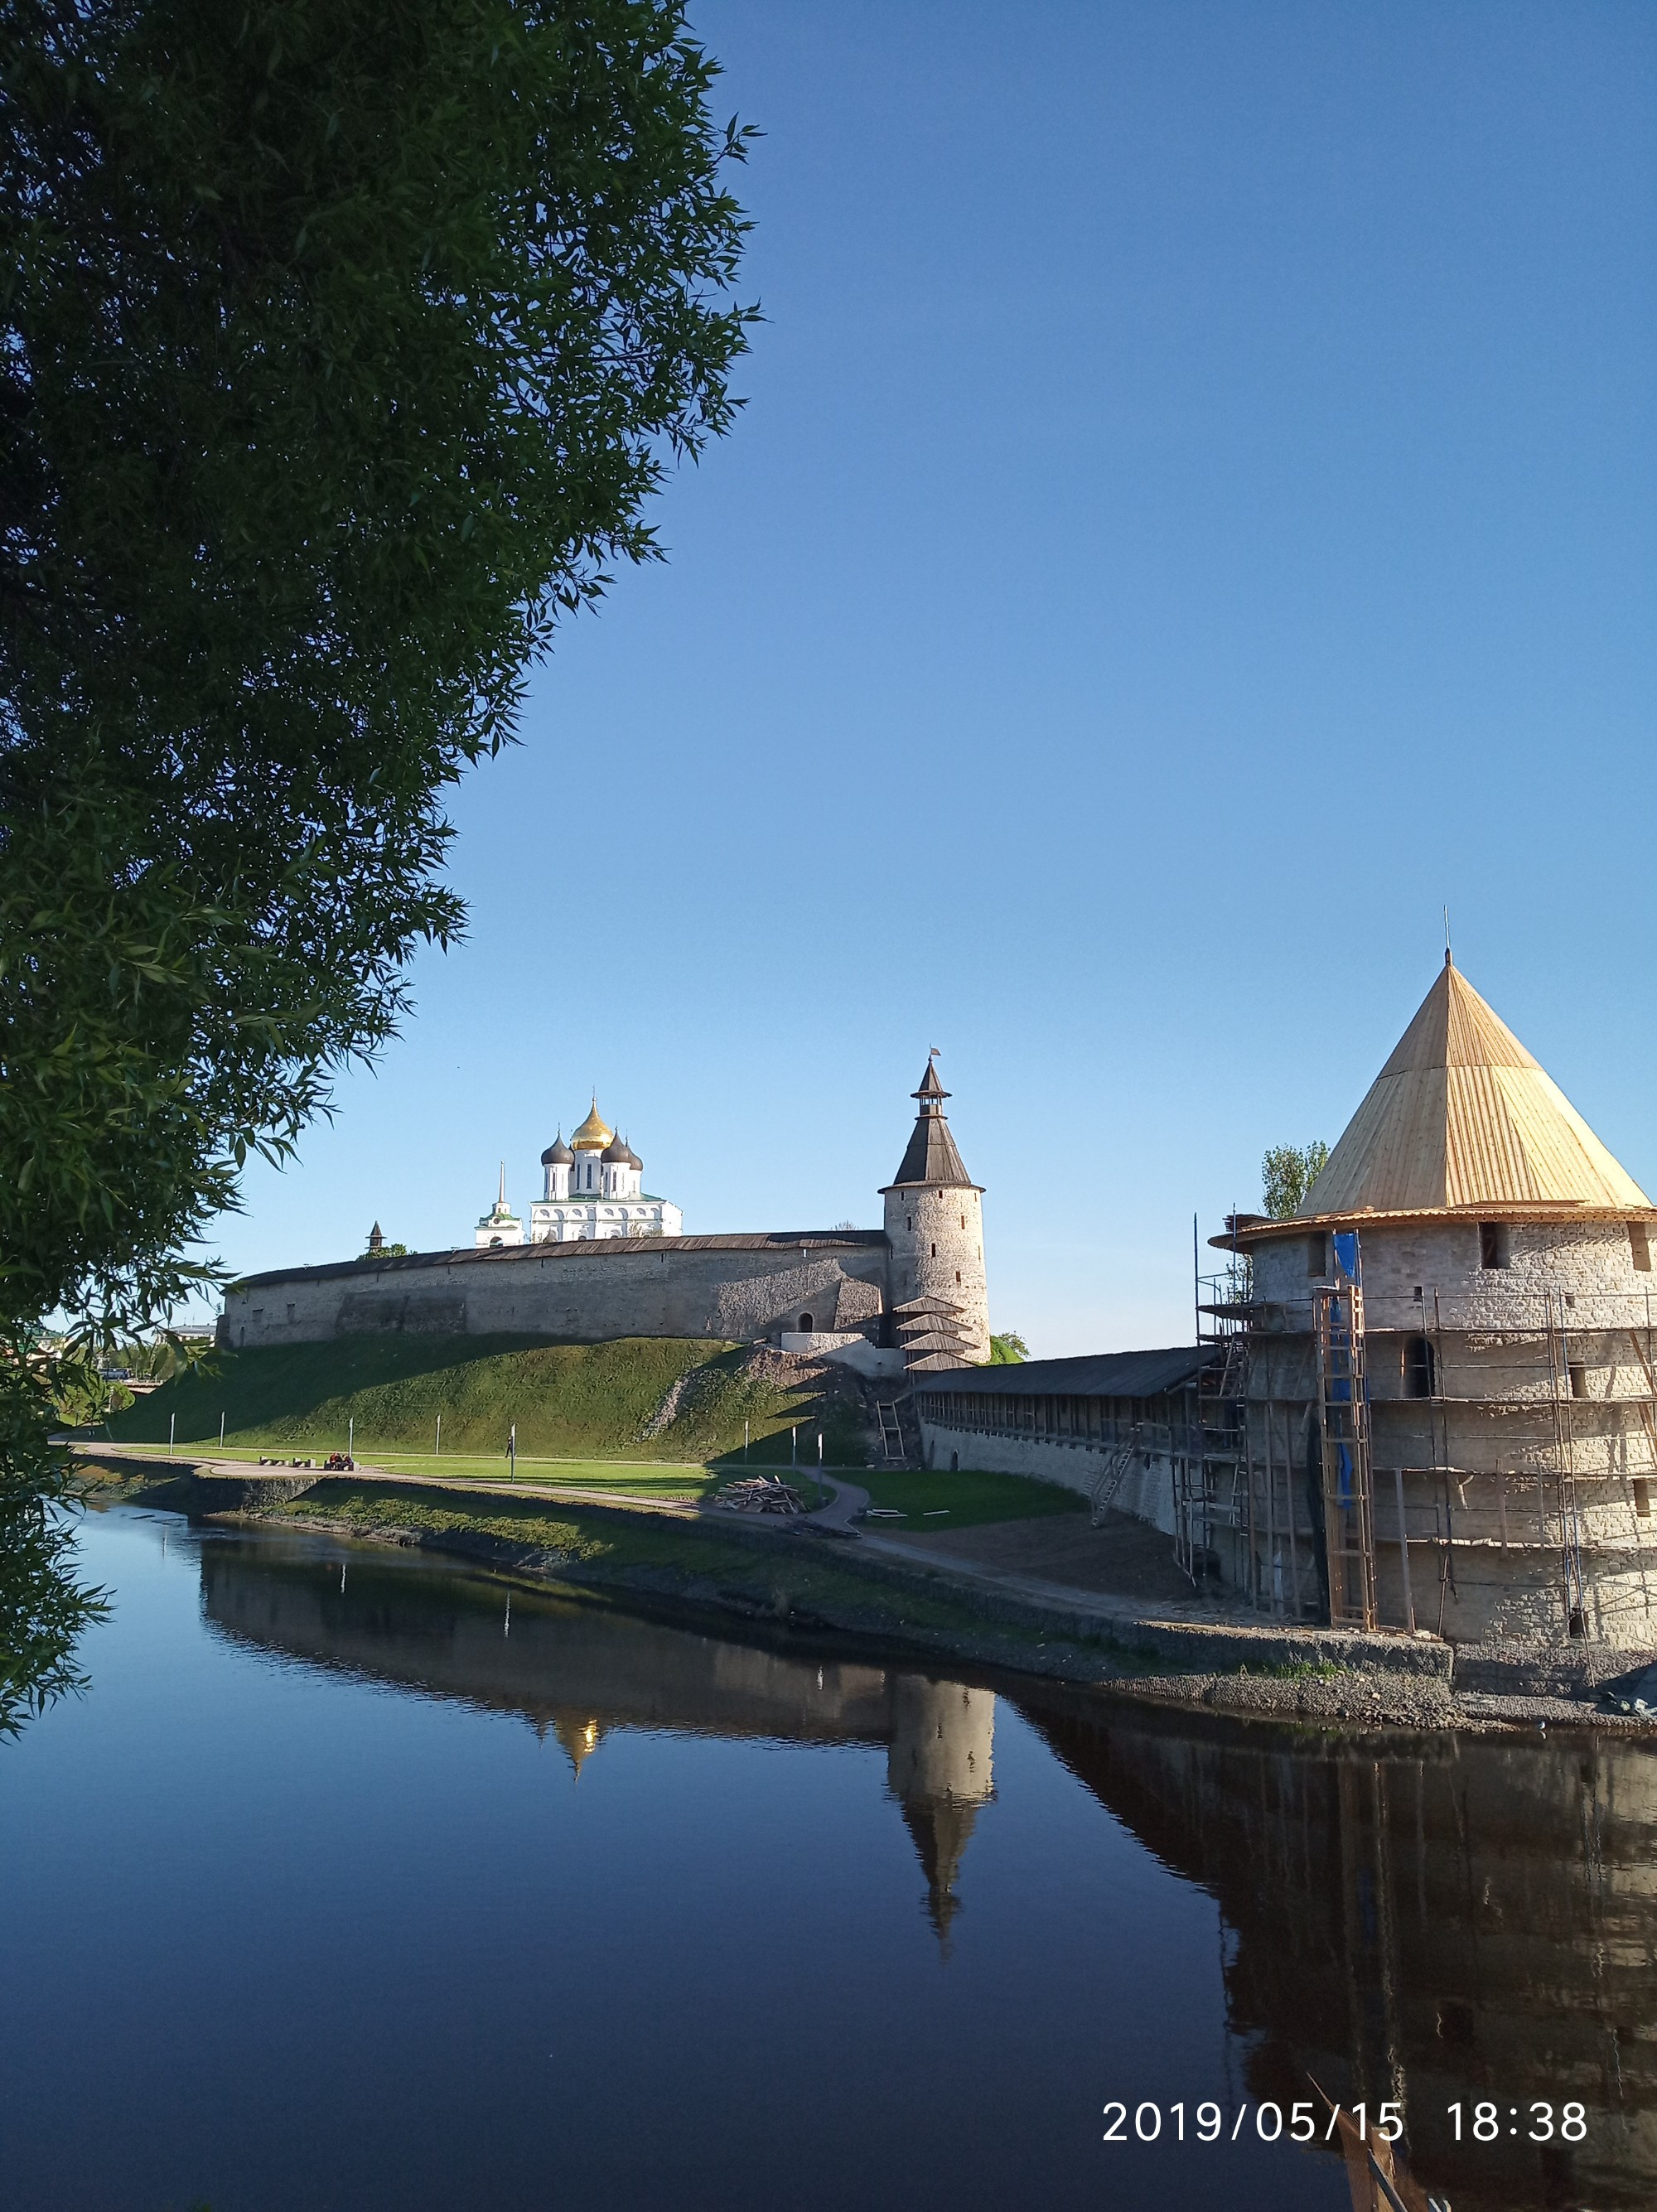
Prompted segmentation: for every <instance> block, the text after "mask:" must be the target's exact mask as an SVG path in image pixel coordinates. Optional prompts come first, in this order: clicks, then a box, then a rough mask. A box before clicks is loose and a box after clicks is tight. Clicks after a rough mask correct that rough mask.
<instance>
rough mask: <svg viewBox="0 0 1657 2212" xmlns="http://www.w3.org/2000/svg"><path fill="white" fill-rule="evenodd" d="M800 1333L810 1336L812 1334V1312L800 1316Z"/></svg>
mask: <svg viewBox="0 0 1657 2212" xmlns="http://www.w3.org/2000/svg"><path fill="white" fill-rule="evenodd" d="M799 1333H800V1334H801V1335H802V1336H810V1334H811V1316H810V1314H802V1315H801V1316H800V1317H799Z"/></svg>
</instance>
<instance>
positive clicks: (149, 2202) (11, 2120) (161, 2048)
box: [0, 1507, 1657, 2212]
mask: <svg viewBox="0 0 1657 2212" xmlns="http://www.w3.org/2000/svg"><path fill="white" fill-rule="evenodd" d="M81 1541H82V1561H83V1566H84V1570H85V1571H86V1573H87V1574H88V1577H90V1578H91V1579H93V1580H94V1581H96V1582H98V1583H101V1584H103V1585H105V1586H106V1587H107V1588H108V1589H109V1590H110V1591H111V1593H112V1600H113V1603H112V1611H111V1613H110V1616H109V1618H108V1620H106V1622H104V1623H103V1624H102V1625H100V1626H99V1627H98V1628H97V1629H95V1630H94V1632H92V1633H91V1634H90V1635H89V1636H88V1638H87V1640H86V1643H85V1645H84V1646H83V1650H82V1659H83V1663H84V1665H85V1667H86V1668H87V1671H88V1676H89V1687H88V1692H87V1693H86V1694H85V1695H84V1696H83V1697H81V1698H78V1699H71V1700H69V1701H67V1702H64V1703H63V1704H60V1705H58V1706H56V1707H54V1708H53V1709H52V1711H49V1712H48V1713H47V1714H46V1715H45V1716H44V1717H42V1718H40V1719H39V1720H37V1721H36V1722H34V1723H33V1724H32V1725H30V1726H29V1727H28V1728H27V1729H25V1730H24V1731H23V1733H22V1734H21V1735H20V1736H19V1737H17V1738H16V1739H15V1741H12V1742H10V1743H9V1744H6V1745H3V1746H0V1867H3V1874H4V1880H3V1884H0V2081H3V2093H0V2201H3V2203H5V2204H6V2205H7V2206H8V2207H9V2208H10V2209H11V2212H187V2208H191V2207H196V2206H201V2205H209V2206H211V2207H212V2208H213V2212H300V2208H304V2212H318V2208H335V2207H337V2208H341V2212H346V2208H349V2212H377V2208H382V2207H383V2208H385V2212H393V2208H395V2212H440V2208H441V2212H459V2209H460V2208H470V2207H488V2208H491V2212H507V2208H514V2209H515V2208H518V2207H543V2206H544V2207H558V2208H561V2212H571V2208H575V2209H576V2212H586V2208H589V2207H592V2208H599V2207H604V2208H606V2209H607V2212H608V2209H609V2208H621V2212H631V2208H634V2207H640V2208H656V2207H661V2208H669V2207H671V2208H674V2212H700V2208H704V2207H705V2208H708V2212H713V2208H719V2212H749V2208H753V2212H761V2208H764V2212H817V2208H822V2212H830V2208H832V2209H833V2212H864V2208H883V2207H886V2206H891V2207H903V2208H906V2212H930V2208H932V2207H938V2208H940V2212H941V2209H942V2208H944V2207H948V2208H950V2212H975V2208H979V2207H983V2208H1004V2207H1005V2208H1017V2207H1024V2206H1031V2207H1035V2206H1040V2207H1042V2208H1053V2212H1059V2208H1069V2207H1072V2206H1075V2207H1081V2206H1087V2207H1101V2206H1109V2207H1111V2208H1113V2212H1138V2208H1141V2207H1143V2208H1146V2212H1149V2208H1151V2207H1156V2208H1158V2212H1182V2209H1183V2208H1186V2207H1204V2208H1206V2207H1215V2208H1224V2212H1254V2208H1259V2212H1300V2208H1302V2207H1304V2208H1313V2207H1317V2208H1328V2212H1336V2208H1350V2206H1351V2205H1352V2203H1354V2201H1355V2200H1354V2197H1353V2194H1352V2191H1351V2188H1350V2185H1349V2172H1348V2167H1347V2165H1346V2164H1345V2162H1344V2160H1343V2158H1342V2156H1341V2155H1340V2150H1339V2141H1338V2138H1337V2140H1336V2141H1335V2142H1326V2140H1325V2136H1326V2128H1327V2119H1326V2107H1325V2106H1322V2105H1320V2104H1317V2103H1316V2102H1315V2098H1316V2090H1315V2089H1314V2087H1313V2086H1312V2085H1313V2084H1314V2082H1315V2083H1316V2084H1317V2085H1318V2086H1319V2087H1320V2088H1321V2089H1322V2090H1323V2091H1324V2092H1326V2093H1327V2095H1328V2096H1329V2097H1330V2098H1332V2099H1333V2100H1337V2101H1338V2102H1340V2103H1342V2104H1343V2105H1350V2104H1351V2103H1353V2102H1355V2101H1356V2100H1359V2099H1363V2100H1365V2101H1366V2104H1367V2106H1368V2108H1369V2111H1368V2117H1369V2118H1370V2119H1371V2120H1372V2121H1373V2120H1374V2118H1375V2115H1376V2114H1377V2112H1379V2110H1380V2107H1381V2104H1382V2102H1383V2101H1386V2100H1392V2101H1393V2102H1394V2103H1396V2104H1397V2105H1398V2106H1399V2108H1400V2110H1399V2117H1400V2119H1401V2121H1402V2124H1403V2125H1404V2127H1405V2138H1404V2140H1403V2141H1402V2142H1400V2143H1399V2147H1398V2151H1397V2153H1396V2154H1395V2155H1396V2158H1397V2160H1398V2161H1399V2163H1398V2166H1397V2179H1396V2186H1397V2188H1398V2190H1399V2194H1400V2198H1401V2201H1403V2202H1404V2203H1405V2204H1406V2205H1407V2206H1408V2207H1410V2212H1424V2207H1425V2205H1426V2203H1427V2193H1428V2192H1431V2193H1432V2194H1433V2195H1435V2196H1436V2197H1440V2198H1442V2199H1448V2202H1449V2203H1450V2205H1451V2206H1452V2207H1453V2208H1454V2212H1528V2208H1531V2207H1536V2208H1543V2207H1551V2208H1564V2209H1565V2212H1586V2208H1597V2212H1604V2209H1605V2208H1607V2207H1611V2206H1649V2205H1651V2204H1653V2203H1657V2124H1654V2115H1657V1963H1654V1956H1653V1942H1654V1935H1657V1894H1654V1892H1657V1765H1654V1764H1653V1757H1654V1754H1653V1752H1652V1750H1651V1749H1649V1748H1648V1747H1647V1746H1646V1745H1645V1744H1644V1743H1643V1742H1639V1741H1629V1740H1622V1741H1610V1740H1606V1739H1605V1738H1596V1737H1591V1736H1589V1735H1587V1734H1583V1735H1575V1736H1573V1737H1571V1738H1570V1739H1569V1740H1565V1739H1563V1738H1561V1739H1554V1738H1544V1737H1543V1736H1541V1735H1537V1736H1535V1737H1514V1736H1500V1737H1492V1736H1485V1737H1472V1736H1463V1737H1452V1736H1440V1737H1435V1738H1430V1739H1423V1738H1401V1737H1389V1738H1387V1739H1385V1740H1380V1739H1370V1740H1357V1741H1353V1740H1347V1741H1334V1740H1332V1739H1329V1738H1326V1737H1319V1736H1314V1735H1306V1736H1301V1735H1294V1734H1290V1733H1289V1732H1286V1731H1283V1730H1274V1729H1264V1728H1259V1727H1253V1726H1244V1725H1241V1724H1236V1723H1225V1722H1222V1721H1221V1720H1219V1719H1218V1718H1217V1717H1207V1716H1202V1715H1173V1714H1168V1713H1164V1712H1160V1711H1148V1710H1144V1709H1139V1708H1135V1707H1132V1706H1129V1705H1120V1704H1111V1703H1107V1702H1104V1701H1102V1700H1101V1699H1097V1698H1095V1697H1090V1696H1087V1695H1083V1694H1081V1693H1077V1692H1065V1691H1061V1690H1057V1689H1048V1688H1046V1687H1045V1686H1041V1685H1039V1684H1037V1683H1035V1682H1033V1681H1030V1680H1026V1679H1023V1678H1013V1677H1004V1678H1001V1679H998V1680H991V1679H988V1678H984V1677H978V1678H974V1680H970V1681H961V1680H946V1679H942V1678H940V1677H939V1676H938V1674H935V1673H933V1672H932V1671H930V1670H928V1669H926V1668H924V1667H921V1666H920V1665H918V1663H917V1662H915V1661H914V1660H913V1658H906V1657H903V1656H901V1655H894V1654H891V1653H880V1652H873V1651H871V1652H862V1651H859V1650H851V1649H848V1647H847V1646H846V1645H845V1644H833V1645H831V1644H827V1643H823V1644H817V1643H815V1642H812V1641H809V1640H802V1639H799V1638H777V1639H773V1640H771V1641H769V1642H767V1641H763V1640H760V1639H756V1638H738V1637H736V1636H732V1635H729V1634H726V1633H723V1632H721V1633H718V1634H714V1633H709V1632H707V1631H706V1630H703V1629H701V1628H698V1627H692V1626H685V1625H683V1623H681V1622H665V1621H662V1620H652V1619H644V1618H639V1617H636V1616H634V1615H632V1614H629V1613H626V1612H623V1611H621V1610H618V1609H615V1608H612V1607H605V1606H603V1605H598V1604H593V1603H590V1602H586V1601H582V1602H575V1601H568V1600H564V1599H560V1598H557V1597H554V1596H551V1595H547V1594H545V1593H542V1592H537V1591H536V1590H534V1589H531V1588H529V1587H527V1586H525V1584H523V1583H511V1584H509V1583H507V1581H504V1580H502V1579H501V1578H499V1577H493V1576H489V1575H485V1574H480V1573H470V1572H465V1571H457V1570H454V1569H452V1568H449V1567H446V1566H445V1565H441V1564H436V1563H434V1562H433V1561H432V1559H429V1558H428V1557H422V1556H420V1555H417V1554H414V1553H407V1554H404V1553H391V1552H386V1551H382V1550H375V1549H372V1548H369V1547H351V1546H347V1545H343V1544H339V1543H337V1542H334V1541H330V1540H327V1539H324V1538H310V1537H307V1536H304V1535H300V1534H292V1533H288V1534H279V1533H274V1532H272V1533H264V1532H257V1531H253V1532H241V1531H234V1530H230V1529H228V1528H207V1527H191V1525H190V1524H189V1523H187V1522H185V1521H184V1520H182V1519H181V1518H179V1517H178V1516H168V1515H164V1514H157V1513H154V1512H149V1511H143V1510H137V1509H133V1508H127V1507H117V1508H113V1509H109V1510H100V1511H95V1512H93V1513H90V1514H89V1515H88V1516H87V1518H86V1520H85V1522H84V1523H83V1524H82V1539H81ZM1117 2104H1120V2106H1122V2107H1123V2108H1124V2116H1123V2118H1120V2119H1118V2118H1116V2116H1115V2114H1114V2112H1113V2111H1111V2110H1110V2108H1111V2107H1112V2106H1114V2105H1117ZM1480 2104H1484V2106H1486V2107H1487V2113H1486V2114H1485V2115H1484V2116H1479V2115H1478V2114H1477V2113H1476V2107H1477V2106H1479V2105H1480ZM1458 2105H1460V2107H1461V2134H1462V2140H1461V2141H1460V2142H1457V2141H1456V2121H1455V2113H1454V2107H1455V2106H1458ZM1535 2105H1541V2106H1547V2107H1548V2108H1549V2113H1548V2117H1547V2118H1546V2120H1545V2121H1544V2119H1543V2117H1542V2115H1541V2114H1539V2113H1538V2112H1534V2111H1533V2106H1535ZM1297 2106H1298V2107H1299V2113H1298V2116H1297V2113H1296V2108H1297ZM1567 2106H1570V2107H1571V2108H1572V2112H1573V2114H1574V2112H1575V2108H1576V2107H1577V2106H1580V2107H1581V2112H1582V2116H1583V2117H1582V2121H1581V2136H1580V2140H1576V2141H1569V2140H1565V2139H1563V2138H1564V2136H1565V2135H1566V2134H1568V2133H1569V2134H1575V2133H1576V2131H1577V2130H1576V2123H1575V2119H1574V2118H1570V2119H1568V2118H1566V2117H1565V2112H1566V2107H1567ZM1308 2115H1315V2117H1314V2118H1308ZM1510 2115H1511V2116H1512V2117H1511V2118H1510ZM1279 2120H1281V2123H1282V2124H1283V2125H1284V2128H1285V2130H1287V2129H1288V2128H1289V2127H1290V2126H1291V2125H1292V2126H1295V2127H1297V2128H1298V2129H1299V2130H1301V2131H1302V2132H1305V2131H1306V2130H1308V2127H1309V2128H1310V2129H1311V2130H1312V2131H1313V2133H1314V2142H1312V2143H1311V2144H1309V2145H1308V2146H1306V2147H1302V2146H1301V2145H1299V2144H1296V2143H1293V2142H1290V2141H1289V2140H1287V2139H1286V2137H1285V2139H1279V2140H1278V2141H1275V2142H1266V2141H1263V2140H1261V2136H1262V2133H1263V2132H1264V2133H1266V2134H1271V2133H1272V2132H1273V2131H1274V2129H1275V2127H1276V2125H1277V2124H1278V2121H1279ZM1476 2125H1477V2126H1478V2128H1479V2129H1480V2130H1482V2131H1483V2132H1484V2133H1486V2134H1488V2135H1489V2136H1490V2140H1488V2141H1484V2142H1478V2141H1474V2140H1473V2139H1472V2137H1473V2132H1474V2130H1475V2126H1476ZM1544 2127H1545V2128H1546V2130H1547V2131H1548V2139H1547V2140H1545V2141H1540V2142H1537V2141H1533V2140H1532V2139H1531V2138H1532V2136H1533V2135H1535V2134H1536V2133H1537V2132H1538V2131H1539V2130H1542V2129H1543V2128H1544ZM1153 2128H1154V2129H1155V2130H1156V2139H1155V2140H1154V2141H1151V2142H1144V2141H1141V2140H1139V2139H1138V2136H1140V2135H1144V2134H1149V2133H1150V2132H1151V2131H1152V2130H1153ZM1136 2130H1137V2132H1136ZM1215 2130H1217V2136H1218V2139H1217V2141H1214V2142H1204V2141H1200V2140H1199V2139H1198V2138H1199V2135H1201V2134H1203V2133H1205V2132H1210V2131H1215ZM1108 2134H1111V2135H1114V2136H1120V2139H1119V2140H1106V2137H1107V2135H1108ZM1181 2134H1183V2137H1184V2139H1183V2140H1181V2139H1180V2138H1181Z"/></svg>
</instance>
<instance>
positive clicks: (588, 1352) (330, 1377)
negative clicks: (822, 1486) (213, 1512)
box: [109, 1336, 863, 1472]
mask: <svg viewBox="0 0 1657 2212" xmlns="http://www.w3.org/2000/svg"><path fill="white" fill-rule="evenodd" d="M745 1358H746V1354H745V1351H744V1347H742V1346H733V1345H726V1344H719V1343H710V1342H708V1341H707V1340H705V1339H700V1338H697V1339H689V1338H678V1337H624V1338H619V1339H616V1340H613V1341H611V1342H609V1343H605V1344H564V1343H556V1342H554V1341H551V1340H547V1339H543V1338H537V1337H429V1336H428V1337H421V1336H387V1337H368V1336H363V1337H343V1338H341V1339H339V1340H337V1341H336V1342H334V1343H331V1344H299V1345H286V1346H276V1347H267V1348H264V1349H261V1350H258V1351H250V1352H215V1354H213V1355H212V1357H211V1358H210V1359H209V1361H208V1362H207V1363H205V1364H203V1365H202V1366H200V1367H195V1368H191V1369H190V1370H187V1371H186V1372H185V1373H184V1374H183V1375H180V1376H176V1377H175V1378H174V1379H173V1381H172V1382H170V1383H165V1384H163V1385H162V1387H161V1389H159V1390H155V1391H153V1392H151V1393H150V1394H149V1395H147V1396H145V1397H143V1398H140V1399H138V1400H137V1401H136V1402H135V1403H134V1404H133V1405H132V1406H130V1407H128V1408H127V1409H126V1410H125V1411H124V1412H122V1413H117V1414H114V1415H112V1418H111V1420H110V1423H109V1431H110V1435H111V1437H112V1441H114V1442H115V1443H166V1441H167V1435H168V1425H169V1423H170V1422H171V1423H173V1424H174V1425H175V1426H174V1431H173V1432H174V1434H175V1436H176V1439H177V1442H178V1443H179V1444H181V1445H191V1446H203V1445H210V1446H212V1447H214V1448H215V1449H216V1446H217V1443H218V1437H219V1424H220V1417H221V1415H222V1416H223V1418H224V1434H225V1441H226V1443H227V1445H230V1446H241V1447H246V1448H247V1449H251V1450H252V1452H254V1453H255V1454H257V1453H258V1450H260V1449H265V1450H267V1451H281V1452H283V1453H285V1454H287V1455H290V1456H291V1455H296V1454H297V1455H312V1454H319V1455H326V1454H327V1453H329V1452H331V1451H343V1449H345V1446H346V1440H347V1437H348V1436H349V1434H350V1425H351V1423H352V1422H353V1421H355V1439H356V1441H355V1449H356V1455H357V1457H358V1458H360V1459H371V1460H373V1461H375V1462H384V1461H385V1460H386V1459H387V1458H388V1457H389V1456H390V1455H398V1456H399V1457H402V1456H404V1455H424V1456H425V1457H428V1458H429V1457H430V1456H431V1454H432V1446H433V1443H434V1440H435V1437H436V1434H437V1425H438V1422H439V1420H441V1422H442V1426H443V1443H444V1447H445V1457H448V1456H450V1455H454V1456H456V1457H457V1458H458V1457H459V1456H461V1455H464V1457H465V1458H466V1459H467V1460H468V1461H471V1460H481V1461H489V1462H492V1461H493V1460H494V1459H495V1456H496V1455H501V1457H504V1455H505V1452H506V1448H507V1436H508V1434H509V1432H510V1431H511V1429H512V1427H513V1425H514V1424H516V1425H517V1430H518V1445H519V1453H520V1455H522V1456H523V1457H524V1458H525V1460H528V1459H532V1458H536V1459H539V1458H545V1459H562V1460H593V1461H598V1460H610V1459H614V1460H631V1461H636V1462H658V1461H660V1462H670V1463H671V1462H677V1463H679V1464H680V1465H683V1464H685V1463H687V1462H689V1463H693V1464H695V1465H697V1466H704V1465H707V1463H709V1462H715V1461H720V1460H724V1461H732V1460H737V1459H740V1457H741V1455H742V1449H743V1434H744V1423H746V1424H747V1426H748V1431H749V1434H750V1437H751V1439H752V1446H751V1448H752V1454H753V1457H754V1460H755V1462H756V1463H758V1462H762V1461H768V1462H770V1463H772V1464H775V1463H777V1462H779V1461H780V1462H786V1460H787V1457H788V1430H789V1426H790V1425H791V1424H798V1425H799V1428H800V1437H801V1450H802V1454H803V1455H811V1456H815V1453H816V1431H817V1430H818V1428H819V1427H822V1429H823V1430H824V1431H825V1435H826V1443H827V1447H828V1455H829V1458H830V1459H831V1460H839V1461H841V1462H842V1463H844V1462H849V1461H851V1460H853V1459H859V1458H860V1457H861V1455H862V1449H863V1443H862V1437H861V1433H860V1431H859V1428H858V1425H857V1424H856V1422H855V1421H854V1420H853V1419H852V1418H851V1417H850V1415H849V1414H847V1412H846V1411H845V1410H844V1409H843V1408H842V1407H839V1406H837V1405H836V1406H829V1407H824V1405H823V1403H822V1401H820V1400H818V1399H816V1398H814V1397H812V1396H811V1395H810V1394H808V1393H806V1392H803V1391H793V1392H789V1391H784V1390H780V1389H777V1388H776V1387H775V1386H774V1385H773V1384H771V1383H766V1382H764V1381H762V1379H760V1378H759V1377H757V1376H755V1375H753V1374H752V1373H751V1372H750V1371H749V1370H747V1368H746V1366H745ZM670 1415H671V1418H667V1417H668V1416H670ZM468 1472H470V1468H469V1469H468Z"/></svg>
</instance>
